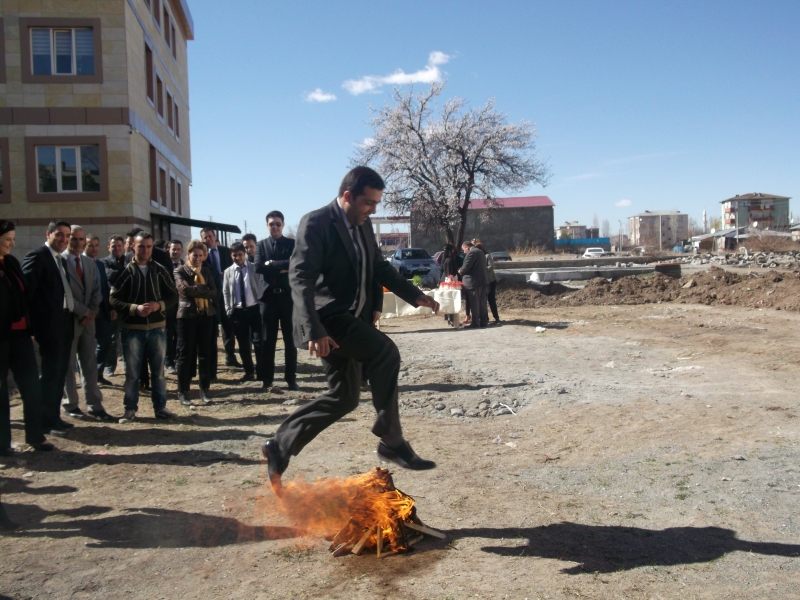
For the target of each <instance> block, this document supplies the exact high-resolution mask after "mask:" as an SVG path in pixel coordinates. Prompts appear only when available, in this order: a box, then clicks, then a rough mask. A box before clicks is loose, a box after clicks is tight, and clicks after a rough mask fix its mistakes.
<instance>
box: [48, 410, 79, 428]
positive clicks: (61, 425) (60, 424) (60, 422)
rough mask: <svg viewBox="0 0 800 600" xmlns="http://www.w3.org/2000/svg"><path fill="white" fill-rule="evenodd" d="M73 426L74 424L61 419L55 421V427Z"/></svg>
mask: <svg viewBox="0 0 800 600" xmlns="http://www.w3.org/2000/svg"><path fill="white" fill-rule="evenodd" d="M81 414H83V413H81ZM73 427H75V425H73V424H72V423H67V422H66V421H63V420H59V422H58V423H56V425H55V428H56V429H72V428H73Z"/></svg>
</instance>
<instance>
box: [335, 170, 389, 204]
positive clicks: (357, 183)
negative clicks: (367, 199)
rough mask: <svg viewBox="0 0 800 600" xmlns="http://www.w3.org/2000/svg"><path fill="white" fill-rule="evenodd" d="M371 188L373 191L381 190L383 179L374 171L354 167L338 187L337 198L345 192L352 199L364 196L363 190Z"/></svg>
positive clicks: (383, 186) (383, 184) (383, 185)
mask: <svg viewBox="0 0 800 600" xmlns="http://www.w3.org/2000/svg"><path fill="white" fill-rule="evenodd" d="M365 187H371V188H372V189H374V190H383V188H385V187H386V184H385V183H383V179H381V176H380V175H378V174H377V173H376V172H375V171H373V170H372V169H370V168H369V167H356V168H355V169H351V170H350V172H349V173H348V174H347V175H345V176H344V179H342V184H341V185H340V186H339V198H341V197H342V196H344V193H345V192H350V194H351V195H352V196H353V199H355V198H358V197H359V196H361V195H363V194H364V188H365Z"/></svg>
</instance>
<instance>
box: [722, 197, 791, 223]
mask: <svg viewBox="0 0 800 600" xmlns="http://www.w3.org/2000/svg"><path fill="white" fill-rule="evenodd" d="M789 200H791V198H789V197H787V196H776V195H775V194H764V193H762V192H753V193H751V194H741V195H739V194H737V195H736V196H734V197H733V198H728V199H727V200H722V201H721V202H720V204H721V205H722V222H723V227H743V226H745V225H748V226H749V225H753V224H754V223H758V229H760V230H778V231H788V230H789V227H790V226H791V225H792V224H791V222H790V217H789Z"/></svg>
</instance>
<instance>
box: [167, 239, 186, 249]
mask: <svg viewBox="0 0 800 600" xmlns="http://www.w3.org/2000/svg"><path fill="white" fill-rule="evenodd" d="M172 244H180V245H181V248H183V242H182V241H180V240H170V241H169V244H167V245H168V246H172Z"/></svg>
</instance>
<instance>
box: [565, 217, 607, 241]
mask: <svg viewBox="0 0 800 600" xmlns="http://www.w3.org/2000/svg"><path fill="white" fill-rule="evenodd" d="M555 234H556V239H557V240H576V239H582V238H587V237H597V236H596V235H595V236H590V235H588V234H587V232H586V225H581V224H580V223H579V222H578V221H566V222H565V223H564V224H563V225H559V226H558V227H556V228H555Z"/></svg>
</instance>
